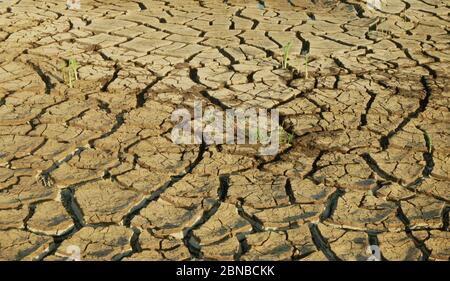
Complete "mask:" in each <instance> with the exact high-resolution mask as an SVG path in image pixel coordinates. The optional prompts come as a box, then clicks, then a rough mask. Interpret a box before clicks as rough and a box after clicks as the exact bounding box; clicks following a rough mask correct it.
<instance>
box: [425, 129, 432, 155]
mask: <svg viewBox="0 0 450 281" xmlns="http://www.w3.org/2000/svg"><path fill="white" fill-rule="evenodd" d="M423 134H424V136H425V143H426V144H427V150H428V153H432V152H433V140H432V139H431V135H429V134H428V132H427V131H425V130H424V131H423Z"/></svg>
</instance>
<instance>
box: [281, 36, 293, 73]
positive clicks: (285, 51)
mask: <svg viewBox="0 0 450 281" xmlns="http://www.w3.org/2000/svg"><path fill="white" fill-rule="evenodd" d="M291 47H292V42H291V41H289V43H287V44H286V45H285V46H284V47H283V62H282V63H281V66H282V67H283V68H284V69H286V68H287V67H288V65H289V53H290V52H291Z"/></svg>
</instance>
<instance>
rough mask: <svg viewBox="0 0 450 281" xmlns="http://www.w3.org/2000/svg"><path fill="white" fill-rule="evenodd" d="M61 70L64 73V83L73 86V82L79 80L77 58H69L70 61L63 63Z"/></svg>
mask: <svg viewBox="0 0 450 281" xmlns="http://www.w3.org/2000/svg"><path fill="white" fill-rule="evenodd" d="M61 72H62V75H63V79H64V83H66V84H67V85H69V88H73V82H74V81H76V80H78V62H77V60H76V59H69V62H68V63H67V64H66V62H64V63H63V65H62V66H61Z"/></svg>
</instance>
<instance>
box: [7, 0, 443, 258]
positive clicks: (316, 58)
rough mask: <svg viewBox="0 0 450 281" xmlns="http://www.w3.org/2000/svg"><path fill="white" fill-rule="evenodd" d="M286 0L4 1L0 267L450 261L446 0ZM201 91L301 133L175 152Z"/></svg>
mask: <svg viewBox="0 0 450 281" xmlns="http://www.w3.org/2000/svg"><path fill="white" fill-rule="evenodd" d="M285 2H286V1H281V0H280V1H266V9H264V10H261V9H258V8H257V5H256V1H237V0H229V1H212V0H210V1H208V0H205V1H193V0H173V1H169V0H167V1H153V0H139V1H113V0H97V1H88V0H83V1H82V7H81V10H67V9H66V8H65V1H62V0H58V1H56V0H50V1H32V0H22V1H19V0H11V1H2V3H0V126H1V127H0V128H1V129H0V259H2V260H45V261H53V260H65V259H66V258H67V257H68V255H69V253H67V249H68V248H70V246H71V245H75V246H77V247H79V248H80V250H81V253H80V254H81V259H82V260H366V259H367V258H368V257H369V256H370V254H369V253H368V252H367V247H368V246H369V245H378V246H379V248H380V250H381V255H382V259H384V260H449V256H450V233H449V210H450V205H449V202H450V191H449V187H450V175H449V174H450V173H449V170H450V165H449V161H450V136H449V129H450V112H449V108H450V107H449V98H450V91H449V84H448V75H449V68H450V62H449V59H450V53H449V39H450V37H449V17H448V15H449V12H450V9H449V5H448V2H447V3H446V1H444V0H442V1H441V0H390V1H388V3H387V4H384V5H383V7H382V8H381V10H370V9H367V7H366V5H365V1H356V0H347V1H341V2H336V1H314V2H315V3H309V2H307V1H299V0H297V1H293V3H294V5H293V6H290V5H288V3H287V2H286V3H285ZM288 42H292V44H293V45H292V46H293V47H292V51H291V56H290V67H289V69H282V68H281V67H280V64H281V61H282V54H283V52H282V47H283V46H285V45H286V44H287V43H288ZM308 46H309V56H308V57H309V61H310V62H309V77H308V78H307V79H306V77H305V75H304V71H303V66H302V65H303V63H304V57H303V56H300V52H301V51H302V50H303V51H307V49H308ZM70 58H75V59H76V60H77V61H78V64H79V66H80V67H79V70H78V74H79V80H78V81H77V82H76V83H75V87H74V88H69V87H68V86H67V85H66V84H64V82H63V79H62V77H61V76H62V75H61V70H60V69H59V66H60V64H61V62H63V61H64V60H65V61H67V60H68V59H70ZM195 100H200V101H202V103H203V105H207V106H211V107H215V108H217V109H218V110H222V111H224V110H225V109H227V108H248V107H257V108H266V109H275V108H276V109H278V110H279V112H280V115H281V119H280V121H281V122H280V125H281V126H283V127H284V129H285V130H286V131H288V132H290V133H293V134H294V135H295V137H294V140H293V141H292V142H289V143H283V144H282V146H281V147H280V149H279V151H278V154H277V155H274V156H259V155H258V153H257V152H258V146H256V145H253V146H250V145H232V144H226V145H206V144H204V143H203V144H198V145H176V144H174V143H172V141H171V140H170V132H171V129H172V128H173V127H174V123H173V122H172V121H171V114H172V112H173V111H174V110H175V109H177V108H189V109H191V110H192V108H193V103H194V101H195Z"/></svg>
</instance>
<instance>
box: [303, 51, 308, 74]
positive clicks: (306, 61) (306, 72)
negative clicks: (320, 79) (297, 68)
mask: <svg viewBox="0 0 450 281" xmlns="http://www.w3.org/2000/svg"><path fill="white" fill-rule="evenodd" d="M304 65H305V79H308V54H305V63H304Z"/></svg>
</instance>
